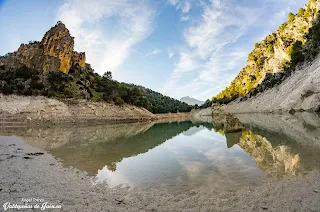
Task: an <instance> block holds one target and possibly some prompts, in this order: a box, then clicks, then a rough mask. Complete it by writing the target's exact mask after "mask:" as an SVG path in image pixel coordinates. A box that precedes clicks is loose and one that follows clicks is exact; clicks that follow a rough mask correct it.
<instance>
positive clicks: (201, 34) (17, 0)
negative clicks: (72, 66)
mask: <svg viewBox="0 0 320 212" xmlns="http://www.w3.org/2000/svg"><path fill="white" fill-rule="evenodd" d="M307 2H308V1H307V0H263V1H257V0H90V1H87V0H25V1H21V0H0V26H5V27H1V31H0V55H4V54H6V53H8V52H13V51H15V50H17V49H18V47H19V45H20V44H21V43H28V42H29V41H30V40H38V41H40V40H41V39H42V37H43V35H44V34H45V32H46V31H48V30H49V29H50V27H51V26H54V25H55V23H56V22H57V21H62V22H63V23H64V24H65V25H66V27H67V28H68V29H69V30H70V33H71V35H72V36H73V37H75V50H76V51H79V52H86V57H87V62H88V63H90V64H91V66H92V68H93V69H94V70H95V71H96V72H98V73H99V74H103V73H104V72H106V71H111V72H112V74H113V78H114V79H115V80H117V81H121V82H128V83H134V84H138V85H143V86H145V87H148V88H151V89H153V90H155V91H158V92H160V93H163V94H165V95H168V96H171V97H173V98H177V99H180V98H181V97H183V96H191V97H194V98H197V99H199V100H206V99H211V98H212V96H214V95H216V94H218V93H219V92H220V91H221V90H222V89H224V88H225V87H227V86H228V85H229V84H230V82H231V81H232V80H233V79H234V77H235V76H236V75H237V74H238V73H239V71H240V70H241V69H242V68H243V67H244V66H245V64H246V61H247V55H248V54H249V53H250V52H251V51H252V50H253V47H254V44H255V43H256V42H260V41H261V40H262V39H263V38H264V37H266V36H267V35H268V34H270V33H272V32H273V31H274V30H276V29H277V28H278V26H279V25H280V24H281V23H282V22H284V21H286V19H287V15H288V13H289V12H294V13H296V12H297V11H298V9H299V8H300V7H303V6H304V4H306V3H307Z"/></svg>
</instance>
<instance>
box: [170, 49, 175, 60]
mask: <svg viewBox="0 0 320 212" xmlns="http://www.w3.org/2000/svg"><path fill="white" fill-rule="evenodd" d="M174 55H175V53H174V52H172V51H171V50H168V57H169V58H173V56H174Z"/></svg>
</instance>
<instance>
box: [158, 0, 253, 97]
mask: <svg viewBox="0 0 320 212" xmlns="http://www.w3.org/2000/svg"><path fill="white" fill-rule="evenodd" d="M255 12H256V11H255V10H249V9H247V8H245V7H240V6H237V7H232V6H231V5H230V2H227V1H212V2H211V3H210V4H209V5H205V6H204V10H203V13H202V15H201V17H200V19H199V20H198V21H197V22H196V24H195V25H190V26H189V27H188V28H187V29H186V30H185V32H184V40H185V46H184V48H183V50H182V51H181V52H180V58H179V61H178V62H177V63H176V64H175V69H174V71H173V73H172V76H171V79H170V80H169V81H168V82H167V83H166V85H165V86H164V92H170V94H171V95H173V96H178V95H179V93H184V94H185V92H186V91H190V90H191V91H192V92H193V93H192V94H190V95H192V96H199V95H201V93H199V90H204V89H205V87H208V86H210V85H212V87H215V89H220V88H221V86H216V85H215V86H214V85H213V83H216V84H221V85H223V84H225V83H226V80H229V79H228V78H225V77H222V74H221V73H222V72H223V71H225V70H229V69H232V68H234V67H235V65H236V63H237V62H239V60H240V59H243V57H246V54H247V52H244V53H242V52H239V51H238V52H236V51H235V50H234V49H228V51H226V47H227V46H228V45H231V44H233V43H235V42H236V41H237V40H238V39H239V38H240V37H241V36H242V35H243V33H244V32H245V31H246V30H247V28H248V26H250V25H252V24H254V22H255V20H256V17H255V16H254V15H253V14H254V13H255ZM230 52H232V54H230ZM231 58H232V59H231ZM188 72H194V73H195V74H194V76H195V77H194V78H193V79H191V80H190V81H189V82H187V83H184V84H187V85H186V86H181V82H182V81H185V80H186V79H185V78H186V76H185V73H188ZM189 75H191V74H190V73H189ZM196 90H198V91H197V92H196ZM172 92H174V93H172ZM201 97H202V98H203V96H201Z"/></svg>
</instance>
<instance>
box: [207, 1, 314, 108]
mask: <svg viewBox="0 0 320 212" xmlns="http://www.w3.org/2000/svg"><path fill="white" fill-rule="evenodd" d="M319 10H320V1H318V0H310V1H309V3H308V4H307V5H306V7H305V8H301V9H300V10H299V11H298V13H297V14H292V13H289V15H288V21H287V22H285V23H283V24H282V25H281V26H280V27H279V29H278V30H277V31H275V32H274V33H272V34H270V35H268V36H267V37H266V38H265V39H264V40H263V41H262V42H261V43H256V44H255V48H254V50H253V51H252V52H251V53H250V54H249V56H248V61H247V65H246V66H245V67H244V68H243V69H242V70H241V71H240V73H239V74H238V76H237V77H236V78H235V79H234V80H233V81H232V82H231V84H230V86H229V87H227V88H226V89H225V90H223V91H222V92H221V93H220V94H219V95H217V96H216V97H214V98H213V100H214V101H215V102H219V103H229V102H230V101H233V100H235V99H237V98H239V97H241V98H240V99H241V101H245V100H247V99H248V98H252V96H255V95H256V94H257V93H263V94H261V95H262V97H257V98H256V99H257V100H254V99H255V98H253V100H252V99H251V100H250V99H249V100H248V102H249V103H248V106H249V108H243V110H245V111H252V110H253V111H255V112H258V111H265V110H270V109H272V110H274V109H288V108H291V107H293V108H297V109H305V110H310V109H311V110H316V109H317V105H316V103H315V101H317V95H312V94H316V93H317V92H318V91H317V88H315V87H317V86H318V84H317V83H318V73H317V67H316V65H315V66H312V67H310V68H309V67H308V66H310V64H308V63H307V62H305V64H304V65H302V64H301V63H302V62H304V61H313V60H314V58H315V55H317V54H318V53H319V51H320V48H319V46H320V45H319V44H320V24H319ZM317 61H318V59H317V60H315V61H314V63H316V64H317ZM297 66H298V67H297ZM290 75H292V76H290ZM312 77H313V78H314V79H312ZM287 78H290V79H287ZM284 81H285V82H284ZM281 83H282V84H281ZM279 84H281V85H280V86H278V85H279ZM283 84H285V85H283ZM272 87H273V89H272V91H268V89H269V88H272ZM266 93H268V94H266ZM300 95H301V96H300ZM300 97H301V98H300ZM252 102H255V103H252ZM318 102H319V101H318ZM251 106H252V107H251ZM232 108H233V109H234V107H232ZM239 109H240V112H241V111H242V107H239ZM233 111H235V110H233Z"/></svg>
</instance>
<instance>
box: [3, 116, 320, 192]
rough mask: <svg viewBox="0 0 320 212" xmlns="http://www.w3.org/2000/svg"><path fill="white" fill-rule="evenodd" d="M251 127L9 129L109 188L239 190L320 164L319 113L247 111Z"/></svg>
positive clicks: (185, 124)
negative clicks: (228, 130)
mask: <svg viewBox="0 0 320 212" xmlns="http://www.w3.org/2000/svg"><path fill="white" fill-rule="evenodd" d="M238 118H239V120H240V121H241V123H242V124H243V125H244V129H243V130H242V131H241V132H237V133H225V132H224V130H223V128H221V127H219V126H218V125H216V124H215V123H213V122H212V121H210V118H209V120H208V119H206V120H205V121H204V120H192V121H191V120H190V121H182V122H167V123H155V122H150V123H132V124H112V125H111V124H109V125H100V126H90V127H83V126H79V127H77V126H69V127H68V126H61V127H59V126H54V127H51V128H17V129H11V128H10V129H9V130H8V129H6V131H4V128H2V132H3V133H1V134H8V133H9V134H15V135H17V136H19V137H22V139H23V140H24V141H25V142H26V143H28V144H31V145H32V146H35V147H37V148H39V149H42V150H45V151H47V152H49V153H50V154H52V155H53V156H54V157H55V158H56V159H59V160H61V162H62V163H63V165H64V166H65V167H75V168H77V169H79V170H81V171H85V172H87V173H88V175H90V176H92V177H93V179H94V180H93V183H94V184H99V183H107V185H108V186H109V187H115V186H118V185H121V184H126V185H129V186H131V187H142V188H156V189H158V188H159V189H160V188H165V189H166V190H169V191H172V192H175V191H179V192H181V191H186V192H188V191H193V190H201V191H211V192H212V191H217V192H221V191H232V190H237V189H240V188H242V187H245V186H254V185H258V184H261V183H263V182H265V181H267V180H278V179H282V178H284V177H286V176H292V175H294V176H299V175H304V174H306V173H309V172H310V171H312V170H314V169H317V170H319V169H320V141H319V136H320V130H319V126H320V121H319V118H318V117H317V116H316V115H314V114H297V115H295V116H291V115H281V116H280V115H278V116H276V115H263V114H255V115H239V117H238Z"/></svg>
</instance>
